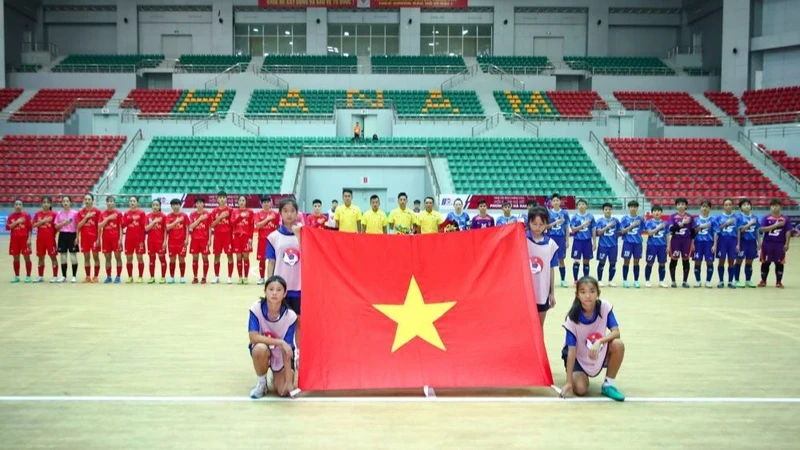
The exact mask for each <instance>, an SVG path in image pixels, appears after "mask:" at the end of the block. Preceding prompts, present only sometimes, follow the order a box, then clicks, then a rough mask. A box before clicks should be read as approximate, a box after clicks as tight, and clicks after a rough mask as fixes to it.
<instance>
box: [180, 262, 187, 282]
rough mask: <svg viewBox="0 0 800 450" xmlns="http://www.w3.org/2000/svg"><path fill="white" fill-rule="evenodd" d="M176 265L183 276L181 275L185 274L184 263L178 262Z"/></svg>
mask: <svg viewBox="0 0 800 450" xmlns="http://www.w3.org/2000/svg"><path fill="white" fill-rule="evenodd" d="M178 267H179V268H180V269H181V278H183V276H184V275H186V263H185V262H179V263H178Z"/></svg>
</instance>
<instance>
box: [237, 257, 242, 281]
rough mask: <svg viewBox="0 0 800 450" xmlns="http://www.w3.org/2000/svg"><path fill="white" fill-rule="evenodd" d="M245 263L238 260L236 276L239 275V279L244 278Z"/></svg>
mask: <svg viewBox="0 0 800 450" xmlns="http://www.w3.org/2000/svg"><path fill="white" fill-rule="evenodd" d="M243 263H244V261H242V260H241V259H237V260H236V274H237V275H239V278H242V266H243Z"/></svg>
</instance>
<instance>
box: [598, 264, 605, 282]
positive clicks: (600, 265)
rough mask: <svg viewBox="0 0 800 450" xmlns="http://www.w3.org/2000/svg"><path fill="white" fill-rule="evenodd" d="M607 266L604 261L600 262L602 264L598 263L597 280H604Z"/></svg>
mask: <svg viewBox="0 0 800 450" xmlns="http://www.w3.org/2000/svg"><path fill="white" fill-rule="evenodd" d="M605 268H606V265H605V264H603V263H600V264H598V265H597V280H598V281H603V270H604V269H605Z"/></svg>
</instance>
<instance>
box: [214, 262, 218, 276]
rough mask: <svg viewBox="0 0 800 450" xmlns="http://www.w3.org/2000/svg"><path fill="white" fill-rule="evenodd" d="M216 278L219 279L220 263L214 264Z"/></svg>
mask: <svg viewBox="0 0 800 450" xmlns="http://www.w3.org/2000/svg"><path fill="white" fill-rule="evenodd" d="M214 276H215V277H217V278H219V263H218V262H215V263H214Z"/></svg>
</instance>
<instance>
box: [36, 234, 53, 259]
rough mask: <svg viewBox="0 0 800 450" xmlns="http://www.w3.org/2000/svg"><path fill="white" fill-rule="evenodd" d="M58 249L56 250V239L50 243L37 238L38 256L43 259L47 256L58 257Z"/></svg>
mask: <svg viewBox="0 0 800 450" xmlns="http://www.w3.org/2000/svg"><path fill="white" fill-rule="evenodd" d="M57 254H58V248H56V239H55V238H53V239H51V240H48V241H44V240H42V239H39V238H38V237H37V238H36V256H38V257H39V258H43V257H44V256H45V255H46V256H56V255H57Z"/></svg>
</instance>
